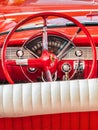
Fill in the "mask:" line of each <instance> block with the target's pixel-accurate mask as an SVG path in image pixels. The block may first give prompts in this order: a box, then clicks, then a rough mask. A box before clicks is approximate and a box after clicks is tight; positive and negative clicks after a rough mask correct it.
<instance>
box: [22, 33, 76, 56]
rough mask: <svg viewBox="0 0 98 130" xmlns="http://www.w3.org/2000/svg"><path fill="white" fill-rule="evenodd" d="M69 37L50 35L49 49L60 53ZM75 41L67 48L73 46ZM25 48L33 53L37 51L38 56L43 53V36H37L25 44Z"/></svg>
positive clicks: (56, 53)
mask: <svg viewBox="0 0 98 130" xmlns="http://www.w3.org/2000/svg"><path fill="white" fill-rule="evenodd" d="M68 41H69V39H67V38H62V37H59V36H55V35H49V36H48V51H49V52H52V53H54V54H55V55H58V54H59V53H60V51H62V49H63V48H64V47H65V46H66V45H67V43H68ZM73 46H74V45H73V43H72V44H70V45H69V46H68V48H67V49H70V48H72V47H73ZM24 48H25V49H28V50H29V51H30V52H31V53H32V52H33V53H35V54H36V55H37V56H41V54H42V37H41V36H40V37H36V38H34V39H32V40H31V41H29V42H27V43H26V44H25V45H24Z"/></svg>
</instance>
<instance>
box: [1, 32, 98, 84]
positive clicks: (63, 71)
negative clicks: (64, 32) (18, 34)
mask: <svg viewBox="0 0 98 130" xmlns="http://www.w3.org/2000/svg"><path fill="white" fill-rule="evenodd" d="M69 41H70V40H69V39H68V38H67V37H61V36H58V35H53V34H50V35H48V51H49V52H50V53H53V54H55V55H56V56H59V54H60V52H61V51H62V50H63V48H64V47H65V46H67V44H68V43H69ZM97 49H98V48H97ZM0 51H1V50H0ZM65 52H66V53H65V55H64V56H63V57H62V60H60V62H59V64H58V66H57V71H56V72H55V73H53V74H52V78H53V80H54V81H55V80H68V79H78V78H79V79H80V78H85V77H86V76H87V74H86V73H87V71H89V69H90V66H91V64H92V61H91V60H92V49H91V47H81V46H77V47H76V46H75V45H74V43H73V42H70V44H69V45H68V46H67V47H66V50H65ZM97 52H98V51H97ZM41 55H42V36H37V37H35V38H33V39H31V40H28V41H27V42H25V43H24V44H23V45H22V46H15V47H11V46H10V47H7V52H6V59H7V60H16V61H18V60H22V61H23V60H25V59H28V58H34V59H36V58H39V57H41ZM7 68H8V71H9V72H10V74H11V76H12V78H13V79H14V80H15V82H16V83H17V82H18V83H20V82H40V81H47V80H46V77H45V75H44V72H43V71H42V70H41V69H40V68H34V67H31V66H27V65H20V64H19V65H18V66H17V65H14V66H11V65H8V66H7ZM16 70H17V71H16ZM85 70H86V71H85ZM14 71H15V74H14V73H13V72H14ZM1 75H3V72H2V71H1ZM0 78H1V83H2V78H3V83H7V81H6V79H5V78H4V75H3V76H2V77H0Z"/></svg>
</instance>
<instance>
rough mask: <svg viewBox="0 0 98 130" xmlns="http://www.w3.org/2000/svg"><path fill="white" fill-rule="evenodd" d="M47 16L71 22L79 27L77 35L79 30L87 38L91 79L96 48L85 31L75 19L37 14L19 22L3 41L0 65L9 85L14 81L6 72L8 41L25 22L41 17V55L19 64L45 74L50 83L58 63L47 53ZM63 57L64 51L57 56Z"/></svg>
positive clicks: (16, 62)
mask: <svg viewBox="0 0 98 130" xmlns="http://www.w3.org/2000/svg"><path fill="white" fill-rule="evenodd" d="M49 16H56V17H61V18H64V19H67V20H69V21H71V22H73V23H74V24H75V25H77V27H79V29H78V31H77V33H79V32H80V30H82V31H83V32H84V33H85V34H86V36H87V37H88V39H89V41H90V45H91V47H92V53H93V60H92V66H91V70H90V72H89V74H88V77H87V78H92V76H93V73H94V71H95V66H96V48H95V44H94V42H93V39H92V37H91V36H90V34H89V32H88V31H87V29H86V28H85V27H84V26H83V25H82V24H81V23H80V22H78V21H77V20H76V19H74V18H72V17H71V16H68V15H65V14H61V13H55V12H44V13H37V14H34V15H31V16H29V17H28V18H26V19H24V20H22V21H20V22H19V23H18V24H17V25H16V26H15V27H14V28H13V29H12V30H11V31H10V32H9V34H8V35H7V37H6V39H5V42H4V44H3V47H2V50H1V63H2V68H3V71H4V75H5V77H6V79H7V81H8V82H9V83H11V84H14V81H13V80H12V78H11V77H10V74H9V72H8V70H7V64H6V48H7V46H8V44H9V40H10V38H11V36H12V35H13V33H14V32H15V31H16V30H17V28H19V27H20V26H21V25H23V24H24V23H26V22H27V21H29V20H31V19H34V18H38V17H42V19H43V22H44V26H43V41H42V55H41V57H39V58H36V59H34V58H31V59H26V60H25V61H24V60H21V61H19V62H21V63H20V64H21V65H22V63H24V64H26V65H32V66H33V67H35V68H40V69H42V70H43V71H44V72H45V75H46V79H47V81H52V73H54V72H55V71H56V70H57V66H58V63H59V57H57V56H56V55H55V54H53V53H50V52H49V51H48V40H47V18H48V17H49ZM63 55H64V49H63V51H62V53H61V54H59V56H60V57H62V56H63ZM7 62H8V61H7ZM19 62H18V61H16V60H15V61H12V62H11V64H15V65H17V64H19Z"/></svg>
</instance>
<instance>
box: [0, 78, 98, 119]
mask: <svg viewBox="0 0 98 130" xmlns="http://www.w3.org/2000/svg"><path fill="white" fill-rule="evenodd" d="M97 110H98V79H88V80H87V79H86V80H71V81H57V82H41V83H25V84H14V85H2V86H0V117H23V116H30V115H42V114H52V113H65V112H81V111H97Z"/></svg>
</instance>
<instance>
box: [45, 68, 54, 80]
mask: <svg viewBox="0 0 98 130" xmlns="http://www.w3.org/2000/svg"><path fill="white" fill-rule="evenodd" d="M44 69H45V70H44V71H45V75H46V79H47V81H52V75H51V71H50V70H49V68H48V67H45V68H44Z"/></svg>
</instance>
